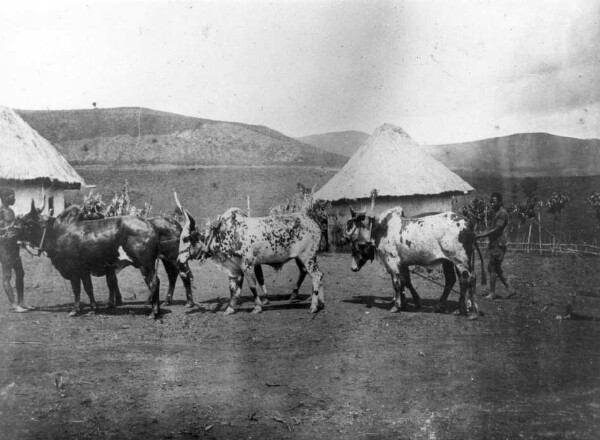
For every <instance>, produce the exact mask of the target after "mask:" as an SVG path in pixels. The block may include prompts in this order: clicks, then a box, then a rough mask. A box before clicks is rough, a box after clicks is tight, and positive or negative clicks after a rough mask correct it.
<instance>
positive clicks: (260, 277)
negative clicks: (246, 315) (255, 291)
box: [254, 264, 269, 306]
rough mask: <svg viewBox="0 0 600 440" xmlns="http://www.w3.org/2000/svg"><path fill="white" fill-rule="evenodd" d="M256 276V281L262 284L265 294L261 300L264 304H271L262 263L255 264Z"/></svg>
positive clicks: (261, 288)
mask: <svg viewBox="0 0 600 440" xmlns="http://www.w3.org/2000/svg"><path fill="white" fill-rule="evenodd" d="M254 276H255V277H256V281H258V285H259V286H260V290H262V293H263V296H262V298H261V301H262V303H263V305H264V306H266V305H267V304H269V298H267V286H265V276H264V275H263V271H262V267H261V265H260V264H259V265H257V266H254Z"/></svg>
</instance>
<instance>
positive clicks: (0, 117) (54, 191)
mask: <svg viewBox="0 0 600 440" xmlns="http://www.w3.org/2000/svg"><path fill="white" fill-rule="evenodd" d="M82 185H84V181H83V179H82V178H81V176H80V175H79V174H78V173H77V171H75V170H74V169H73V168H72V167H71V165H69V163H68V162H67V160H66V159H65V158H64V157H63V156H62V155H61V154H60V153H59V152H58V151H57V150H56V148H54V146H53V145H52V144H51V143H50V142H48V141H47V140H46V139H44V138H43V137H41V136H40V135H39V134H38V132H37V131H35V130H34V129H33V128H31V126H29V125H28V124H27V123H26V122H25V121H23V119H21V117H20V116H19V115H17V114H16V113H15V112H14V111H13V110H12V109H9V108H6V107H2V106H0V186H6V187H10V188H12V189H14V190H15V197H16V202H15V205H14V207H13V209H14V210H15V212H16V213H18V214H19V213H25V212H27V211H29V209H30V207H31V200H32V199H33V200H35V203H36V205H37V206H41V205H42V203H43V199H44V197H46V207H47V208H49V209H50V208H53V209H54V211H55V212H60V211H62V210H63V209H64V207H65V198H64V191H65V190H67V189H79V188H81V186H82Z"/></svg>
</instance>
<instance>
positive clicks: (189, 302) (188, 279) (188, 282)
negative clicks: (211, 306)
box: [175, 263, 195, 308]
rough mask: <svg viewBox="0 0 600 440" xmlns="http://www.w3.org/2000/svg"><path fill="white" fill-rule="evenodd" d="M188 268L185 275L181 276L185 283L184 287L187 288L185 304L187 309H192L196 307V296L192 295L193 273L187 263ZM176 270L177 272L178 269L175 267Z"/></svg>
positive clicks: (181, 274)
mask: <svg viewBox="0 0 600 440" xmlns="http://www.w3.org/2000/svg"><path fill="white" fill-rule="evenodd" d="M185 266H186V269H187V270H186V271H185V272H184V273H180V274H179V276H180V277H181V281H182V282H183V287H184V288H185V298H186V302H185V306H186V307H187V308H191V307H194V305H195V304H194V294H193V293H192V271H191V269H190V267H189V265H188V263H185ZM175 270H177V267H175Z"/></svg>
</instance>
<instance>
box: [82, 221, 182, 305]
mask: <svg viewBox="0 0 600 440" xmlns="http://www.w3.org/2000/svg"><path fill="white" fill-rule="evenodd" d="M79 218H80V219H83V220H100V219H103V218H106V216H105V215H104V214H102V213H100V212H93V213H91V214H86V213H84V211H83V210H81V214H80V217H79ZM147 221H148V222H149V223H150V224H151V225H152V226H154V229H155V230H156V231H157V232H158V234H159V236H160V246H159V258H160V260H161V261H162V263H163V267H164V268H165V272H166V273H167V277H168V279H169V288H168V290H167V298H166V299H165V301H164V302H163V304H164V305H170V304H171V303H172V301H173V292H174V291H175V285H176V284H177V276H178V275H179V276H180V277H181V281H183V286H184V288H185V296H186V300H187V301H186V303H185V306H186V307H193V306H194V297H193V294H192V271H191V270H190V267H189V266H188V265H187V263H186V264H185V265H183V267H181V268H179V267H178V263H177V255H178V254H179V237H180V236H181V230H182V228H181V225H180V224H179V223H178V222H176V221H175V220H172V219H169V218H167V217H162V216H160V217H152V218H149V219H147ZM107 284H108V285H109V286H112V288H113V289H114V295H113V296H114V300H115V303H114V304H113V303H111V301H110V300H109V302H108V306H109V308H110V307H114V306H115V305H121V304H122V303H123V298H122V296H121V291H120V289H119V284H118V282H117V280H116V279H111V280H110V281H109V280H108V279H107ZM109 289H110V287H109Z"/></svg>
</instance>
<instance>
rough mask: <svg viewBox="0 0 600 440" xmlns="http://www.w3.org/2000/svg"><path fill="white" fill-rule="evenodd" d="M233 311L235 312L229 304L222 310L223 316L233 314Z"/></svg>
mask: <svg viewBox="0 0 600 440" xmlns="http://www.w3.org/2000/svg"><path fill="white" fill-rule="evenodd" d="M234 313H235V309H234V308H233V307H231V306H227V308H226V309H225V311H224V312H223V316H229V315H233V314H234Z"/></svg>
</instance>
